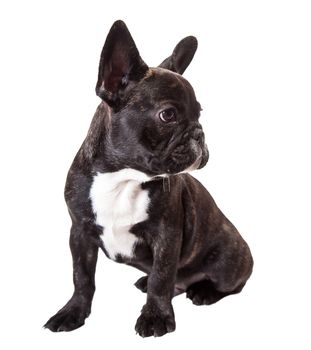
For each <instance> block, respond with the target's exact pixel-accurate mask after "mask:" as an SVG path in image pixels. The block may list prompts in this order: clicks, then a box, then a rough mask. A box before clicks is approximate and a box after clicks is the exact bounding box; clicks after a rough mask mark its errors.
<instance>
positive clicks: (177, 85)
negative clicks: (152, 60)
mask: <svg viewBox="0 0 311 350" xmlns="http://www.w3.org/2000/svg"><path fill="white" fill-rule="evenodd" d="M138 85H139V91H140V93H141V94H142V95H145V96H148V98H151V100H153V101H154V102H155V103H156V102H157V101H168V102H169V101H179V102H180V103H188V104H189V103H190V104H197V102H196V98H195V94H194V91H193V88H192V86H191V85H190V83H189V82H188V81H187V80H186V79H184V78H183V77H182V76H181V75H180V74H177V73H174V72H171V71H169V70H167V69H163V68H149V70H148V71H147V73H146V75H145V77H144V78H143V79H142V81H141V82H140V83H139V84H138Z"/></svg>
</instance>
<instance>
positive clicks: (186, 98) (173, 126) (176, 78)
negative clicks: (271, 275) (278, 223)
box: [45, 21, 253, 337]
mask: <svg viewBox="0 0 311 350" xmlns="http://www.w3.org/2000/svg"><path fill="white" fill-rule="evenodd" d="M196 49H197V40H196V39H195V38H194V37H192V36H189V37H186V38H185V39H183V40H182V41H180V42H179V44H178V45H177V46H176V47H175V49H174V51H173V53H172V55H171V56H169V57H168V58H167V59H165V60H164V61H163V62H162V63H161V64H160V65H159V66H158V67H156V68H149V67H148V66H147V65H146V64H145V63H144V61H143V60H142V59H141V57H140V55H139V52H138V50H137V48H136V45H135V43H134V41H133V39H132V37H131V34H130V33H129V31H128V29H127V27H126V25H125V24H124V23H123V22H122V21H117V22H115V23H114V24H113V26H112V28H111V30H110V32H109V34H108V36H107V39H106V42H105V45H104V48H103V50H102V54H101V57H100V64H99V73H98V82H97V85H96V93H97V95H98V96H99V97H100V98H101V99H102V102H101V103H100V105H99V106H98V108H97V111H96V113H95V115H94V118H93V120H92V122H91V126H90V129H89V131H88V134H87V136H86V139H85V140H84V142H83V144H82V146H81V148H80V149H79V151H78V153H77V155H76V157H75V159H74V161H73V163H72V166H71V168H70V170H69V173H68V177H67V182H66V187H65V199H66V202H67V205H68V210H69V214H70V217H71V219H72V228H71V234H70V248H71V253H72V258H73V280H74V293H73V296H72V297H71V299H70V300H69V301H68V303H67V304H66V305H65V306H64V307H63V308H62V309H61V310H60V311H58V313H57V314H56V315H54V316H53V317H52V318H50V319H49V320H48V322H47V323H46V324H45V327H46V328H48V329H50V330H51V331H54V332H59V331H71V330H73V329H76V328H78V327H80V326H82V325H83V324H84V321H85V318H86V317H88V316H89V314H90V312H91V304H92V298H93V295H94V291H95V282H94V276H95V268H96V262H97V254H98V250H99V248H101V249H102V250H103V251H104V253H105V254H106V256H107V257H108V258H110V259H113V260H115V261H116V262H119V263H125V264H128V265H131V266H134V267H136V268H138V269H139V270H141V271H143V272H144V273H145V276H144V277H142V278H140V279H139V280H138V281H137V282H136V284H135V285H136V287H137V288H139V289H140V290H141V291H143V292H146V293H147V300H146V304H145V305H144V306H143V308H142V311H141V315H140V316H139V318H138V320H137V323H136V327H135V329H136V332H137V333H139V335H141V336H142V337H148V336H162V335H164V334H166V333H167V332H172V331H174V330H175V319H174V311H173V307H172V303H171V302H172V298H173V297H174V296H176V295H178V294H181V293H186V295H187V297H188V298H189V299H191V300H192V302H193V304H195V305H209V304H212V303H215V302H217V301H218V300H220V299H221V298H223V297H225V296H227V295H229V294H234V293H238V292H240V291H241V290H242V288H243V286H244V285H245V283H246V281H247V279H248V278H249V276H250V274H251V272H252V266H253V260H252V256H251V253H250V250H249V248H248V246H247V244H246V243H245V241H244V240H243V238H242V237H241V236H240V234H239V233H238V231H237V230H236V228H235V227H234V226H233V224H232V223H231V222H230V221H229V220H228V219H227V218H226V217H225V216H224V215H223V213H222V212H221V211H220V210H219V209H218V207H217V206H216V204H215V202H214V200H213V199H212V197H211V195H210V194H209V193H208V192H207V190H206V189H205V188H204V187H203V185H201V183H200V182H199V181H197V180H196V179H195V178H193V177H192V176H191V175H189V174H188V172H189V171H191V170H194V169H200V168H202V167H203V166H204V165H205V164H206V162H207V160H208V150H207V147H206V145H205V141H204V133H203V131H202V126H201V124H200V123H199V116H200V110H201V107H200V104H199V102H198V101H197V100H196V97H195V93H194V91H193V88H192V87H191V85H190V83H189V82H188V81H187V80H186V79H184V78H183V77H182V74H183V72H184V71H185V69H186V68H187V66H188V65H189V63H190V62H191V60H192V58H193V55H194V53H195V51H196Z"/></svg>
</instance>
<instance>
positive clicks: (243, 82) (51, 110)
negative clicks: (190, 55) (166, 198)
mask: <svg viewBox="0 0 311 350" xmlns="http://www.w3.org/2000/svg"><path fill="white" fill-rule="evenodd" d="M308 3H309V4H308ZM308 5H310V2H308V1H299V0H295V1H286V0H283V1H274V0H269V1H266V0H261V1H240V0H238V1H221V0H220V1H202V2H199V1H181V0H180V1H176V2H175V1H171V2H170V1H159V0H155V1H133V0H131V1H110V2H108V1H104V0H102V1H55V0H54V1H14V0H11V1H1V5H0V35H1V46H0V49H1V54H0V60H1V64H0V84H1V86H0V89H1V90H0V96H1V102H0V103H1V104H0V108H1V111H0V118H1V126H0V143H1V144H0V151H1V182H0V184H1V242H0V243H1V248H0V249H1V256H0V259H1V262H0V263H1V264H0V268H1V287H0V293H1V298H0V303H1V305H0V312H1V313H0V323H1V325H0V329H1V338H0V346H1V348H2V349H18V348H23V349H30V348H40V349H53V350H54V349H77V350H78V349H86V348H88V349H91V348H92V349H104V348H106V349H107V348H112V347H113V348H114V349H119V348H121V347H122V348H130V349H131V348H134V347H135V348H136V349H145V348H146V347H147V348H148V349H158V348H159V347H161V348H162V349H173V348H176V349H188V348H189V347H192V348H195V347H196V346H199V347H200V348H201V347H202V348H206V349H227V348H230V349H232V350H235V349H239V350H244V349H281V348H284V347H286V348H290V349H299V350H303V349H310V347H311V341H310V335H308V332H309V331H310V311H311V310H310V309H311V308H310V293H311V283H310V276H311V274H310V267H311V263H310V235H311V229H310V209H311V208H310V198H311V190H310V187H311V186H310V178H311V174H310V151H311V147H310V146H311V142H310V123H309V120H310V117H311V106H310V97H311V69H310V67H311V50H310V42H311V41H310V39H311V38H310V36H311V24H310V23H311V21H310V18H311V12H310V8H309V6H308ZM117 19H123V20H124V21H125V22H126V23H127V25H128V27H129V29H130V31H131V33H132V35H133V37H134V39H135V41H136V44H137V46H138V48H139V50H140V53H141V56H142V57H143V59H144V60H145V61H146V62H147V63H148V64H149V65H150V66H154V65H157V64H159V63H160V62H161V61H162V60H163V59H164V58H165V57H167V56H168V55H169V54H170V53H171V51H172V49H173V47H174V46H175V44H177V42H178V41H179V40H180V39H182V38H183V37H184V36H187V35H195V36H196V37H197V38H198V41H199V49H198V51H197V54H196V56H195V58H194V60H193V62H192V64H191V66H190V67H189V68H188V70H187V71H186V73H185V77H186V78H187V79H188V80H190V82H191V83H192V85H193V86H194V88H195V90H196V94H197V98H198V100H199V101H200V102H201V104H202V107H203V109H204V111H203V113H202V117H201V121H202V124H203V126H204V128H205V133H206V139H207V143H208V146H209V150H210V155H211V156H210V161H209V163H208V165H207V166H206V168H205V169H203V170H201V171H199V172H197V174H196V176H197V177H198V178H199V179H200V180H201V181H202V182H203V183H204V185H205V186H206V187H207V188H208V190H209V191H210V192H211V194H212V195H213V197H214V198H215V200H216V202H217V203H218V205H219V206H220V208H221V209H222V210H223V211H224V213H225V214H226V215H227V216H228V217H229V219H230V220H231V221H232V222H233V223H234V224H235V225H236V226H237V228H238V229H239V231H240V232H241V233H242V235H243V236H244V238H245V239H246V240H247V242H248V243H249V245H250V247H251V249H252V252H253V255H254V259H255V269H254V273H253V275H252V277H251V279H250V280H249V282H248V284H247V285H246V287H245V289H244V290H243V292H242V293H241V294H239V295H236V296H232V297H228V298H226V299H224V300H222V301H220V302H219V303H217V304H215V305H213V306H210V307H196V306H193V305H192V304H191V302H190V301H189V300H187V299H186V298H185V295H182V296H179V297H177V298H176V299H174V302H173V304H174V308H175V315H176V322H177V329H176V332H174V333H172V334H169V335H166V336H164V337H162V338H149V339H141V338H140V337H139V336H137V335H135V331H134V325H135V322H136V318H137V317H138V315H139V312H140V309H141V307H142V305H143V304H144V301H145V295H143V294H142V293H140V292H139V291H138V290H136V288H135V287H134V286H133V283H134V282H135V281H136V279H137V278H139V277H140V276H141V273H140V272H139V271H136V270H135V269H133V268H129V267H127V266H122V265H118V264H116V263H113V262H110V261H108V260H107V259H106V258H105V257H104V256H103V255H102V254H100V258H99V262H98V268H97V275H96V280H97V291H96V294H95V298H94V303H93V311H92V314H91V316H90V318H89V319H87V321H86V325H85V326H84V327H82V328H80V329H78V330H76V331H74V332H71V333H61V334H54V333H51V332H50V331H48V330H44V329H42V325H43V324H44V323H45V322H46V321H47V319H48V318H49V317H50V316H52V315H53V314H54V313H55V312H56V311H57V310H58V309H59V308H60V307H62V306H63V304H64V303H65V302H67V300H68V298H69V297H70V296H71V293H72V290H73V288H72V277H71V256H70V252H69V247H68V237H69V228H70V221H69V216H68V214H67V210H66V206H65V203H64V200H63V186H64V181H65V177H66V173H67V170H68V168H69V166H70V163H71V161H72V159H73V157H74V155H75V153H76V151H77V149H78V147H79V146H80V144H81V142H82V141H83V138H84V136H85V134H86V132H87V129H88V126H89V123H90V120H91V118H92V115H93V113H94V111H95V109H96V106H97V104H98V103H99V99H98V98H97V97H96V96H95V93H94V88H95V84H96V78H97V67H98V60H99V55H100V52H101V49H102V45H103V43H104V41H105V38H106V35H107V33H108V31H109V29H110V26H111V25H112V23H113V22H114V21H115V20H117ZM309 334H310V333H309Z"/></svg>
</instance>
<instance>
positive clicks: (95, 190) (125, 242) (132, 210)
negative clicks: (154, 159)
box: [90, 169, 150, 259]
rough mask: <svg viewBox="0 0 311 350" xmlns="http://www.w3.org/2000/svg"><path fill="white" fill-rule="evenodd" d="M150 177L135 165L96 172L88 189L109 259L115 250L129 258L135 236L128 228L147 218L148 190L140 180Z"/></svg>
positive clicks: (131, 254)
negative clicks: (136, 168)
mask: <svg viewBox="0 0 311 350" xmlns="http://www.w3.org/2000/svg"><path fill="white" fill-rule="evenodd" d="M148 180H150V177H148V176H147V175H146V174H144V173H142V172H140V171H138V170H134V169H122V170H119V171H116V172H113V173H97V175H96V176H94V181H93V184H92V187H91V190H90V198H91V201H92V207H93V211H94V214H95V216H96V224H97V225H100V226H102V227H103V238H102V240H103V243H104V247H105V249H106V251H107V253H108V254H109V257H110V258H111V259H115V258H116V255H117V254H120V255H122V256H126V257H129V258H131V257H132V256H133V250H134V246H135V244H136V243H137V242H138V238H137V237H136V236H135V235H134V234H132V233H130V232H129V230H130V228H131V227H132V226H133V225H134V224H137V223H138V222H141V221H144V220H146V219H147V218H148V214H147V209H148V205H149V195H148V191H146V190H143V189H142V188H141V183H143V182H146V181H148Z"/></svg>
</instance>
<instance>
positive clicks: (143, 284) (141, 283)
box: [134, 276, 148, 293]
mask: <svg viewBox="0 0 311 350" xmlns="http://www.w3.org/2000/svg"><path fill="white" fill-rule="evenodd" d="M147 284H148V276H143V277H141V278H139V279H138V280H137V281H136V283H135V284H134V286H135V287H136V288H138V289H139V290H141V291H142V292H143V293H147Z"/></svg>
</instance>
